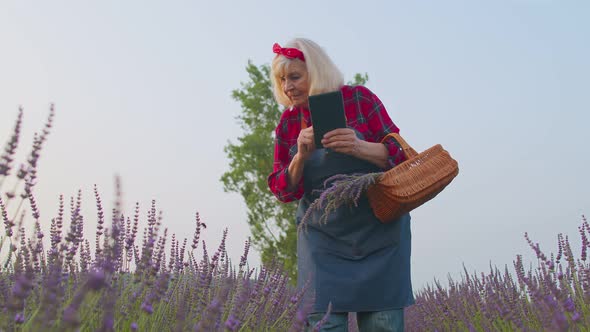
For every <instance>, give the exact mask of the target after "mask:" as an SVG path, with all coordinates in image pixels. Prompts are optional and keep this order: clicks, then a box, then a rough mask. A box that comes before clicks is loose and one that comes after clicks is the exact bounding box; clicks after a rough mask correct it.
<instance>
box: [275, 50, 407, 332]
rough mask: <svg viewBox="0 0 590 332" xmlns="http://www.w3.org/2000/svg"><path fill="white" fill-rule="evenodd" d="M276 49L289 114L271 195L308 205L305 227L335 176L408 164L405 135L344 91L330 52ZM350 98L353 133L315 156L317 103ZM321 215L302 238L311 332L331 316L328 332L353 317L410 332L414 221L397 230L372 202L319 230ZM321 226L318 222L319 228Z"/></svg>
mask: <svg viewBox="0 0 590 332" xmlns="http://www.w3.org/2000/svg"><path fill="white" fill-rule="evenodd" d="M284 46H285V47H281V46H279V45H278V44H275V45H274V47H273V51H274V53H276V56H275V58H274V59H273V61H272V67H271V81H272V85H273V89H274V95H275V98H276V100H277V102H278V103H279V104H281V105H283V106H285V107H286V109H285V111H283V114H282V116H281V119H280V121H279V123H278V125H277V127H276V130H275V150H274V169H273V172H272V173H271V174H270V175H269V177H268V185H269V188H270V190H271V191H272V192H273V193H274V194H275V196H276V197H277V198H278V199H279V200H280V201H282V202H291V201H294V200H299V207H298V209H297V213H296V216H295V217H296V218H295V219H296V222H297V223H300V222H301V219H302V217H303V215H304V214H305V213H306V211H307V209H308V208H309V206H310V204H311V203H312V202H313V201H314V199H316V198H317V197H318V196H319V191H321V190H322V189H324V188H325V187H324V181H325V180H326V179H328V178H329V177H330V176H333V175H336V174H351V173H368V172H379V171H383V170H387V169H389V168H391V167H394V166H395V165H397V164H398V163H400V162H402V161H404V160H405V156H404V154H403V152H402V151H401V149H400V148H399V146H398V145H397V143H396V142H395V141H394V140H393V139H386V140H383V138H384V137H385V136H386V135H387V134H388V133H391V132H399V129H398V128H397V127H396V126H395V125H394V124H393V122H392V121H391V119H390V117H389V115H388V114H387V111H386V110H385V107H384V106H383V104H382V103H381V101H380V100H379V98H377V96H376V95H375V94H373V93H372V92H371V91H369V89H367V88H365V87H362V86H348V85H344V83H343V77H342V74H341V72H340V71H339V70H338V68H337V67H336V66H335V65H334V64H333V63H332V61H331V60H330V58H329V57H328V56H327V55H326V53H325V52H324V51H323V50H322V48H321V47H319V46H318V45H317V44H316V43H314V42H312V41H310V40H307V39H294V40H292V41H291V42H289V43H287V44H286V45H284ZM337 90H340V91H342V96H343V99H344V109H345V115H346V122H347V128H340V129H335V130H333V131H331V132H328V133H327V134H326V135H324V137H323V138H322V140H321V142H322V145H323V146H324V148H322V149H316V148H315V144H314V132H313V126H312V125H313V124H312V122H311V119H310V111H309V105H308V97H309V96H310V95H315V94H321V93H326V92H332V91H337ZM319 217H320V216H319V215H312V220H311V221H310V222H309V223H308V227H307V229H306V231H301V232H299V234H298V238H297V268H298V281H297V282H298V286H299V287H303V286H304V285H305V284H307V285H309V288H310V289H311V291H312V293H313V299H314V300H313V310H312V312H311V313H310V315H309V316H308V323H309V325H308V326H309V327H310V328H313V326H314V325H315V324H316V323H317V322H318V321H319V320H321V318H322V317H323V316H324V314H325V312H326V310H327V308H328V305H329V304H330V303H331V304H332V311H331V312H332V314H331V315H329V317H328V320H327V321H326V322H325V323H324V324H323V325H322V331H346V330H347V327H348V325H347V322H348V320H347V316H348V315H347V313H348V312H356V313H357V321H358V324H359V329H360V330H361V331H371V332H374V331H402V330H403V326H404V321H403V309H404V307H406V306H408V305H411V304H413V303H414V297H413V294H412V286H411V280H410V247H411V244H410V240H411V235H410V215H409V214H406V215H404V216H402V217H401V218H399V220H396V221H394V222H392V223H389V224H382V223H380V222H379V220H378V219H377V218H376V217H375V216H374V214H373V212H372V210H371V208H370V205H369V203H368V201H367V199H366V197H363V198H361V200H360V203H359V205H358V206H357V207H354V208H350V207H348V206H344V207H341V208H339V209H337V210H336V211H335V212H332V213H331V214H330V215H329V216H328V222H327V223H325V224H321V223H319V222H317V220H318V219H319ZM314 221H315V222H314Z"/></svg>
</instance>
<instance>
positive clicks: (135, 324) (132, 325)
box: [131, 322, 137, 331]
mask: <svg viewBox="0 0 590 332" xmlns="http://www.w3.org/2000/svg"><path fill="white" fill-rule="evenodd" d="M131 330H132V331H137V323H136V322H133V323H131Z"/></svg>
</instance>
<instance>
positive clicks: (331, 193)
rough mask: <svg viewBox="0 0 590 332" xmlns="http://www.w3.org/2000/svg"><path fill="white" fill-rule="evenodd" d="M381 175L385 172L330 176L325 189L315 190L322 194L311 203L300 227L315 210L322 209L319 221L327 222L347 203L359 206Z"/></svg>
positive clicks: (315, 192)
mask: <svg viewBox="0 0 590 332" xmlns="http://www.w3.org/2000/svg"><path fill="white" fill-rule="evenodd" d="M381 175H383V172H376V173H354V174H337V175H334V176H331V177H329V178H328V179H326V180H325V181H324V189H321V190H320V189H316V190H314V194H317V193H320V196H319V197H318V198H317V199H316V200H314V201H313V202H312V203H311V204H310V206H309V208H308V209H307V211H306V212H305V215H303V218H302V219H301V224H300V225H299V227H302V226H303V225H307V222H308V220H309V219H310V218H311V215H312V213H314V212H317V211H321V212H322V214H321V217H320V218H319V220H318V223H319V224H326V223H327V222H328V216H329V215H330V213H332V212H334V211H336V209H338V208H339V207H341V206H343V205H345V204H346V205H349V206H351V207H352V206H355V207H357V206H358V202H359V199H360V198H361V195H362V194H364V193H365V192H366V191H367V189H368V188H369V187H370V186H371V185H373V184H375V182H376V181H377V180H378V179H379V177H380V176H381Z"/></svg>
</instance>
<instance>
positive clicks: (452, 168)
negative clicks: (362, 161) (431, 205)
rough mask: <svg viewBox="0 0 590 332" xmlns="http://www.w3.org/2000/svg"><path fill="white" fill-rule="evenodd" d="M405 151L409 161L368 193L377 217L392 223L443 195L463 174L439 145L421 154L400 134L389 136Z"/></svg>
mask: <svg viewBox="0 0 590 332" xmlns="http://www.w3.org/2000/svg"><path fill="white" fill-rule="evenodd" d="M388 137H393V138H394V139H395V140H396V141H397V142H398V143H399V144H400V146H401V148H402V149H403V151H404V153H405V155H406V159H407V160H406V161H404V162H403V163H401V164H399V165H397V166H395V167H394V168H392V169H390V170H389V171H387V172H385V173H383V175H382V176H381V177H380V178H379V179H378V180H377V182H376V183H375V184H374V185H371V186H370V187H369V188H368V189H367V196H368V199H369V203H370V204H371V208H372V209H373V212H374V213H375V216H376V217H377V218H378V219H379V220H380V221H381V222H382V223H389V222H392V221H394V220H396V219H397V218H399V217H400V216H401V215H402V214H404V213H407V212H410V211H412V210H413V209H415V208H417V207H418V206H420V205H422V204H424V203H426V202H428V201H429V200H431V199H432V198H434V197H435V196H436V195H438V193H440V192H441V191H442V190H443V189H444V188H445V187H446V186H447V185H448V184H449V183H451V181H452V180H453V179H454V178H455V176H457V174H459V165H458V163H457V161H456V160H454V159H453V158H451V155H450V154H449V153H448V152H447V151H446V150H444V149H443V148H442V146H441V145H440V144H437V145H435V146H433V147H431V148H429V149H427V150H425V151H423V152H421V153H416V151H415V150H414V149H413V148H412V147H410V146H409V145H408V143H407V142H406V141H405V140H404V139H403V138H402V137H401V136H400V135H399V134H395V133H392V134H388V135H387V136H386V137H385V138H384V140H385V139H387V138H388Z"/></svg>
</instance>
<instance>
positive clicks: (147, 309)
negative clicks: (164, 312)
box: [141, 303, 154, 315]
mask: <svg viewBox="0 0 590 332" xmlns="http://www.w3.org/2000/svg"><path fill="white" fill-rule="evenodd" d="M141 309H142V310H143V311H145V312H147V313H148V314H150V315H151V314H152V313H154V308H153V307H152V305H151V304H147V303H143V304H142V305H141Z"/></svg>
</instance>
